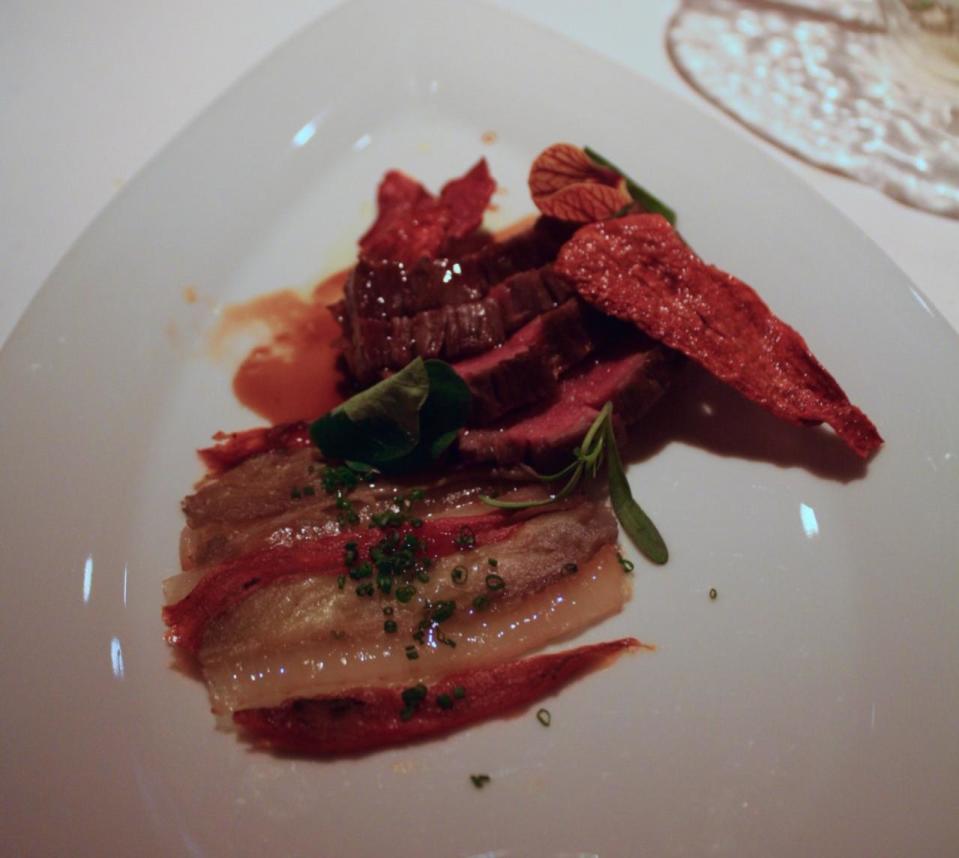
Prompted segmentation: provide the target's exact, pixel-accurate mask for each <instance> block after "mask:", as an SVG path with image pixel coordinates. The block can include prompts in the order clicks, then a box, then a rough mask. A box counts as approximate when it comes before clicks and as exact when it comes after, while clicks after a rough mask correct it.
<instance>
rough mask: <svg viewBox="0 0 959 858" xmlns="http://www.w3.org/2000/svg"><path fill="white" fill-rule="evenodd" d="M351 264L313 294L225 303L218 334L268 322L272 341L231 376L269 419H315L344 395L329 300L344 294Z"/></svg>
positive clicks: (246, 400)
mask: <svg viewBox="0 0 959 858" xmlns="http://www.w3.org/2000/svg"><path fill="white" fill-rule="evenodd" d="M348 276H349V269H346V270H343V271H338V272H337V273H336V274H333V275H331V276H330V277H327V278H326V279H325V280H323V281H321V282H320V283H319V284H318V285H317V286H316V288H315V289H314V290H313V293H312V295H311V296H310V297H309V298H304V297H302V296H301V295H299V294H298V293H296V292H294V291H292V290H289V289H287V290H283V291H280V292H271V293H269V294H267V295H263V296H261V297H259V298H254V299H253V300H251V301H247V302H245V303H242V304H234V305H232V306H230V307H227V308H226V310H224V313H223V319H222V321H221V323H220V326H219V329H218V336H223V335H224V334H225V335H227V336H229V334H230V333H231V332H233V331H236V330H241V329H244V328H247V327H249V326H251V325H252V324H255V323H261V324H265V325H266V326H267V328H268V329H269V331H270V334H271V339H270V341H269V342H268V343H266V344H264V345H260V346H256V347H255V348H254V349H253V350H252V351H251V352H250V353H249V354H248V355H247V356H246V358H244V360H243V362H242V363H241V364H240V366H239V368H238V369H237V371H236V374H235V375H234V377H233V393H234V395H235V396H236V398H237V399H238V400H239V401H240V402H241V403H242V404H243V405H245V406H246V407H247V408H249V409H251V410H252V411H255V412H256V413H257V414H259V415H260V416H261V417H265V418H266V419H267V420H269V421H270V422H271V423H274V424H275V423H285V422H289V421H292V420H314V419H316V418H317V417H319V416H320V415H322V414H325V413H326V412H327V411H329V410H330V409H331V408H333V407H334V406H336V405H338V404H339V403H340V402H342V401H343V399H344V398H345V397H344V396H343V394H342V392H341V387H342V378H341V376H340V373H339V372H338V370H337V367H336V362H337V359H338V358H339V355H340V350H339V348H338V347H337V342H338V340H339V338H340V327H339V325H338V324H337V323H336V320H335V319H334V318H333V315H332V313H331V312H330V311H329V305H330V304H332V303H334V302H335V301H337V300H339V299H340V298H341V297H342V296H343V286H344V284H345V283H346V279H347V277H348Z"/></svg>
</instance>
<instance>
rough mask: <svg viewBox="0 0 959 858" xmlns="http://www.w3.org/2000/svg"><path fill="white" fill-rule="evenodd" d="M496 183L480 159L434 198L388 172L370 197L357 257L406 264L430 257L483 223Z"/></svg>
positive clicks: (395, 172) (403, 177)
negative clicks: (372, 209)
mask: <svg viewBox="0 0 959 858" xmlns="http://www.w3.org/2000/svg"><path fill="white" fill-rule="evenodd" d="M495 189H496V182H495V181H494V180H493V178H492V176H490V174H489V169H488V168H487V166H486V159H485V158H481V159H480V160H479V161H478V162H477V163H476V164H475V165H474V166H473V167H472V169H470V170H469V171H468V172H467V173H466V174H465V175H463V176H461V177H460V178H458V179H453V180H452V181H450V182H447V184H446V185H444V187H443V189H442V191H441V192H440V195H439V197H438V198H437V197H434V196H433V195H432V194H431V193H430V192H429V191H427V190H426V189H425V188H424V187H423V186H422V185H421V184H420V183H419V182H417V181H416V180H415V179H411V178H410V177H409V176H406V175H404V174H403V173H401V172H399V171H398V170H390V172H388V173H387V174H386V175H385V176H384V177H383V181H382V182H380V187H379V190H378V191H377V195H376V202H377V208H378V212H377V216H376V221H375V222H374V223H373V225H372V226H371V227H370V228H369V230H367V232H366V233H365V234H364V235H363V236H362V238H360V242H359V245H360V256H362V257H363V258H364V259H367V260H370V261H373V262H377V261H381V260H389V261H392V262H403V263H406V264H408V265H412V264H413V263H415V262H417V261H418V260H420V259H423V258H426V259H434V258H436V257H437V256H438V255H440V252H441V251H442V249H443V246H444V244H446V242H447V241H448V240H449V239H458V238H463V237H465V236H466V235H468V234H469V233H471V232H473V230H475V229H476V228H477V227H479V225H480V223H482V220H483V212H484V211H486V207H487V206H488V205H489V201H490V198H491V197H492V195H493V191H494V190H495Z"/></svg>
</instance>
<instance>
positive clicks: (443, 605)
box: [430, 601, 456, 623]
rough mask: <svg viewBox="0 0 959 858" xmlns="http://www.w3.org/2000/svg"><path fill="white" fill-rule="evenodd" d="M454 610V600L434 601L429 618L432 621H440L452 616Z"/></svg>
mask: <svg viewBox="0 0 959 858" xmlns="http://www.w3.org/2000/svg"><path fill="white" fill-rule="evenodd" d="M455 612H456V602H453V601H447V602H436V603H434V605H433V611H432V613H431V614H430V619H431V620H432V621H433V622H434V623H442V622H445V621H446V620H448V619H449V618H450V617H452V616H453V614H454V613H455Z"/></svg>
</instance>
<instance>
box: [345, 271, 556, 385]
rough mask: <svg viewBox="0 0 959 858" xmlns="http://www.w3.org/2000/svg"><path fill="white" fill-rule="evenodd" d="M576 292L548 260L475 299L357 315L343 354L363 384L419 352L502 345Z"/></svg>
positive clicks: (465, 353)
mask: <svg viewBox="0 0 959 858" xmlns="http://www.w3.org/2000/svg"><path fill="white" fill-rule="evenodd" d="M572 294H573V293H572V289H571V287H570V285H569V284H568V283H567V281H566V280H565V278H563V277H560V276H558V275H557V274H556V273H555V272H553V271H552V269H551V268H550V267H549V266H544V267H542V268H538V269H534V270H531V271H523V272H520V273H519V274H514V275H512V276H511V277H507V278H506V279H505V280H504V281H502V282H501V283H498V284H497V285H496V286H494V287H493V288H492V289H491V290H490V291H489V293H488V294H487V295H486V297H484V298H480V299H479V300H476V301H467V302H464V303H461V304H446V305H443V306H441V307H434V308H432V309H428V310H421V311H420V312H418V313H415V314H413V315H412V316H395V317H394V318H392V319H377V318H366V317H357V318H353V319H351V320H350V321H349V322H348V324H349V331H350V337H349V342H348V343H346V344H345V346H344V354H345V357H346V361H347V364H348V366H349V368H350V371H351V372H352V374H353V376H354V378H356V379H357V380H358V381H359V382H360V383H363V384H367V383H371V382H373V381H376V380H377V379H379V378H382V377H383V376H385V375H386V374H387V373H389V372H391V371H395V370H398V369H401V368H402V367H404V366H406V364H408V363H409V362H410V361H411V360H412V359H413V358H415V357H423V358H442V359H443V360H446V361H455V360H460V359H461V358H465V357H469V356H471V355H475V354H479V353H480V352H484V351H487V350H489V349H492V348H495V347H496V346H498V345H501V344H502V343H503V342H504V341H505V340H506V338H507V336H509V335H510V334H511V333H513V332H514V331H515V330H517V329H518V328H520V327H521V326H522V325H524V324H526V323H527V322H529V321H531V320H532V319H533V318H535V317H536V316H538V315H540V314H541V313H544V312H546V311H547V310H551V309H554V308H555V307H557V306H559V305H560V304H561V303H563V302H564V301H565V300H566V299H568V298H569V297H571V295H572Z"/></svg>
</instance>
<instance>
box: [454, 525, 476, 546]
mask: <svg viewBox="0 0 959 858" xmlns="http://www.w3.org/2000/svg"><path fill="white" fill-rule="evenodd" d="M453 542H454V543H455V544H456V547H457V548H459V549H460V550H462V551H468V550H469V549H471V548H475V547H476V534H475V533H473V529H472V528H471V527H469V526H468V525H465V524H464V525H463V526H462V527H461V528H460V530H459V533H457V534H456V538H455V539H454V540H453Z"/></svg>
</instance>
